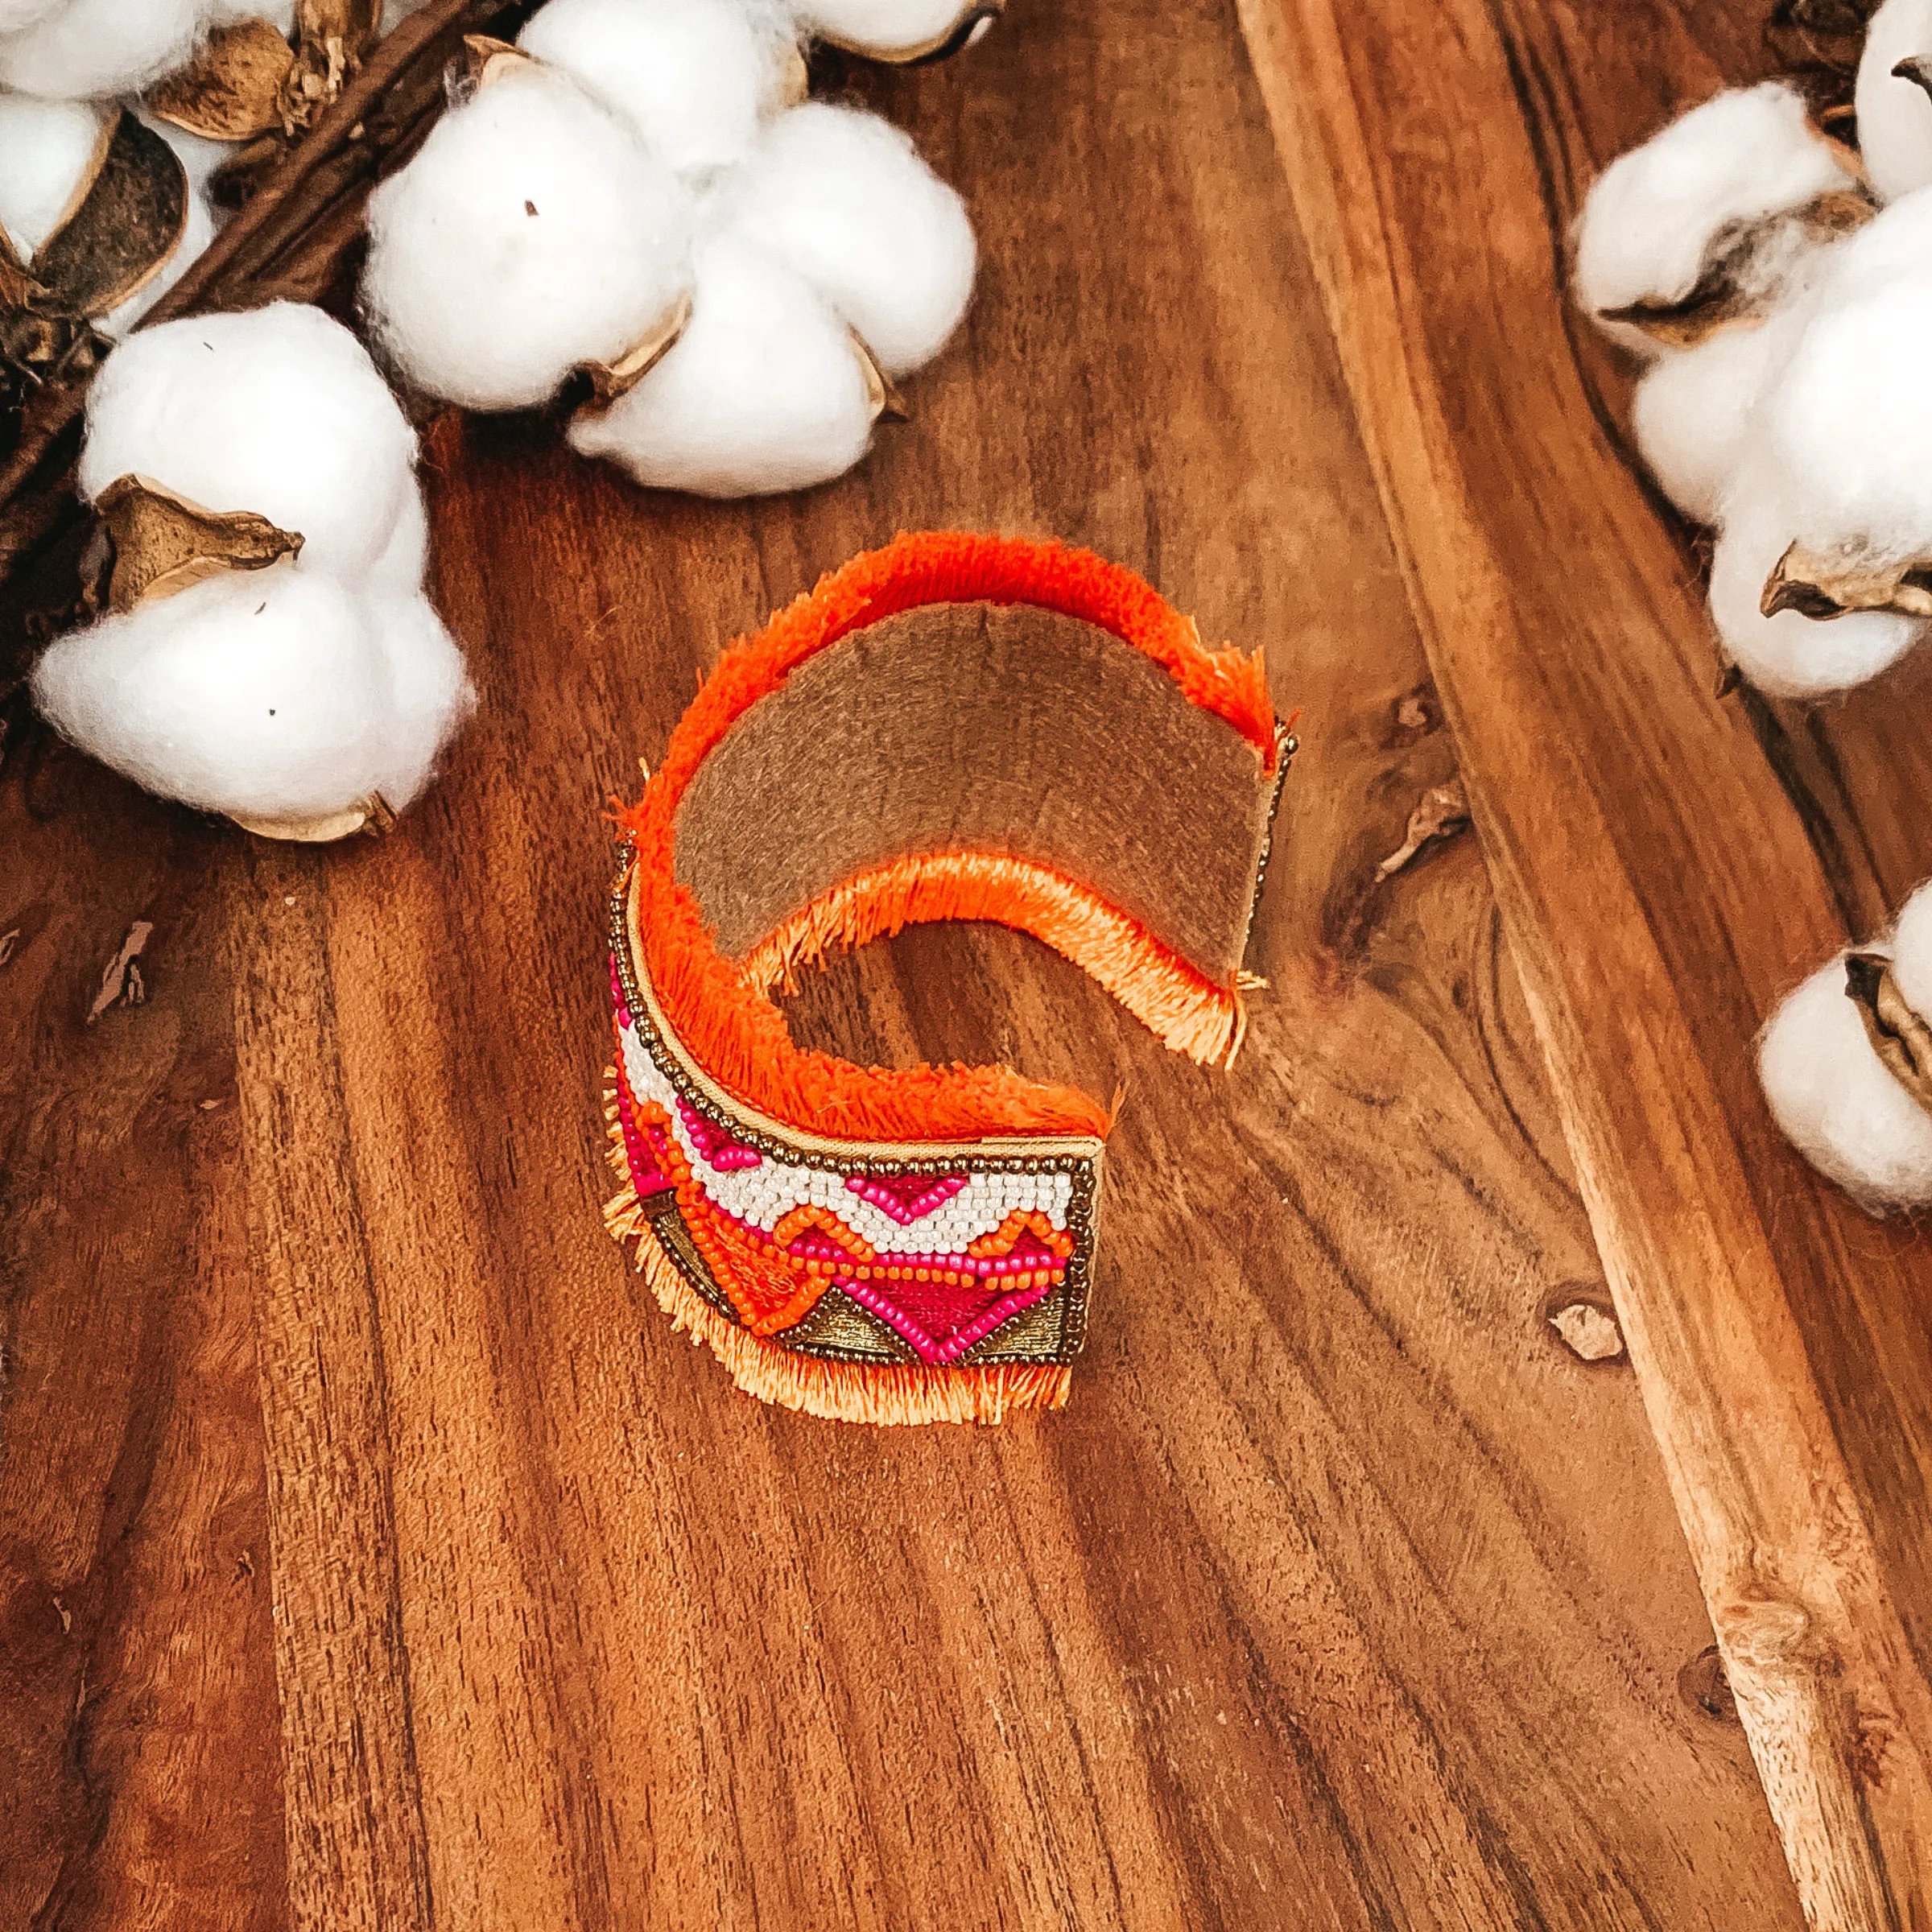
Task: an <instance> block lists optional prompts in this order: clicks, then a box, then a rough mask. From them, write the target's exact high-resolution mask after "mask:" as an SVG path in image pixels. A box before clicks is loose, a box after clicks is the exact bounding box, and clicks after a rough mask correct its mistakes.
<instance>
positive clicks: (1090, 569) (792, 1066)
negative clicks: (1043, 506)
mask: <svg viewBox="0 0 1932 1932" xmlns="http://www.w3.org/2000/svg"><path fill="white" fill-rule="evenodd" d="M1293 748H1294V741H1293V740H1292V739H1291V738H1289V737H1286V733H1285V731H1284V729H1282V727H1281V726H1279V725H1278V724H1277V722H1276V720H1275V717H1274V711H1273V708H1272V706H1271V705H1270V704H1269V698H1268V691H1267V683H1266V679H1265V675H1264V672H1263V671H1262V667H1261V662H1260V659H1259V657H1258V654H1257V656H1255V657H1253V658H1249V657H1245V656H1242V655H1241V654H1237V653H1235V652H1232V651H1209V650H1206V649H1204V648H1203V646H1202V644H1201V642H1200V640H1199V636H1198V634H1196V632H1195V628H1194V625H1192V623H1191V621H1188V620H1187V619H1186V618H1183V617H1180V616H1179V615H1178V614H1177V613H1175V612H1174V611H1173V610H1172V609H1170V607H1169V606H1168V605H1166V603H1165V602H1164V601H1162V599H1161V598H1160V597H1159V596H1158V594H1157V593H1156V592H1154V590H1152V589H1151V588H1150V587H1149V586H1148V585H1147V584H1145V583H1143V582H1142V581H1141V580H1140V579H1139V578H1138V577H1136V576H1133V574H1132V572H1128V571H1125V570H1122V569H1120V568H1117V567H1115V566H1113V565H1111V564H1106V563H1104V562H1103V561H1102V560H1101V559H1099V558H1097V557H1095V556H1092V555H1088V553H1086V552H1084V551H1072V550H1067V549H1064V548H1063V547H1060V546H1059V545H1056V544H1051V543H1030V542H1022V541H1018V540H1015V539H999V538H991V537H982V536H971V535H921V536H910V537H902V538H901V539H898V541H897V542H895V543H892V544H890V545H889V546H888V547H886V548H885V549H883V550H880V551H873V552H871V553H869V554H868V555H863V556H861V557H858V558H856V559H853V561H852V563H850V564H847V565H846V566H845V567H844V569H842V570H840V571H838V572H835V573H833V574H832V576H828V577H827V578H825V579H824V580H823V581H822V582H821V583H820V584H819V586H818V587H817V588H816V589H815V590H814V591H812V592H811V593H810V594H808V595H807V596H805V597H800V598H799V600H798V601H796V602H795V603H793V604H792V605H790V606H789V607H788V608H787V609H785V610H783V611H781V612H780V613H778V615H777V616H776V617H774V619H773V620H772V621H771V622H770V624H769V625H767V626H766V628H765V630H762V631H761V632H759V633H758V634H757V635H755V636H753V637H751V638H745V639H742V640H741V641H740V642H737V643H736V644H734V645H733V646H731V648H730V649H729V650H727V651H726V652H725V654H724V656H723V657H722V658H720V662H719V664H718V667H717V669H716V671H715V672H714V673H713V675H712V676H711V678H710V679H708V681H707V682H706V683H705V685H704V688H703V690H702V691H701V692H700V695H699V697H698V699H697V700H696V703H694V704H692V706H691V708H690V710H689V711H688V712H686V714H685V716H684V717H683V720H682V721H681V722H680V723H679V725H678V727H677V729H676V731H675V733H673V735H672V737H671V744H670V746H669V749H668V751H667V755H666V758H665V760H664V762H663V766H662V767H661V768H660V769H659V770H658V772H657V773H656V774H655V775H654V777H653V778H651V779H650V782H648V784H647V785H646V788H645V791H644V794H643V796H642V799H639V801H638V803H637V804H636V805H635V806H634V807H631V808H630V809H629V810H627V811H624V812H623V813H621V815H620V818H619V824H620V828H621V832H622V834H623V836H624V837H625V840H626V841H627V842H628V844H629V847H630V859H629V862H628V864H627V865H625V869H624V872H623V874H622V876H621V878H620V880H619V882H618V886H617V893H616V895H615V898H614V900H613V906H612V909H611V946H612V988H613V1004H614V1008H615V1020H616V1031H617V1060H616V1063H615V1065H614V1067H613V1069H612V1072H611V1085H610V1089H609V1096H608V1099H609V1105H608V1113H609V1121H610V1126H611V1134H612V1150H611V1152H612V1159H613V1165H614V1166H616V1168H617V1171H618V1172H619V1174H621V1176H622V1177H623V1180H624V1187H623V1189H622V1191H621V1192H620V1193H619V1194H618V1195H617V1197H616V1198H615V1199H613V1201H612V1202H611V1203H610V1204H609V1208H608V1209H607V1210H606V1216H605V1218H606V1220H607V1222H608V1224H609V1227H610V1228H611V1231H612V1232H613V1234H615V1235H616V1236H618V1237H619V1238H620V1239H622V1240H634V1241H635V1242H636V1245H637V1259H638V1266H639V1268H640V1269H642V1271H643V1272H644V1274H646V1278H647V1279H648V1280H649V1282H650V1286H651V1288H652V1290H653V1292H654V1294H655V1295H656V1297H657V1298H658V1302H659V1303H660V1304H661V1305H662V1306H663V1307H664V1309H665V1310H666V1311H667V1313H668V1314H670V1315H671V1317H672V1319H673V1321H674V1323H675V1324H676V1325H677V1326H679V1327H687V1328H689V1329H691V1331H693V1332H694V1333H695V1334H697V1335H702V1336H703V1337H704V1340H706V1341H707V1342H708V1343H709V1344H710V1345H711V1347H712V1349H713V1350H714V1351H715V1352H716V1354H717V1356H718V1357H719V1359H720V1360H721V1361H723V1362H724V1364H725V1366H726V1368H727V1369H729V1371H730V1373H731V1374H732V1376H733V1379H734V1380H735V1381H737V1383H738V1384H739V1385H740V1386H741V1387H742V1388H744V1389H748V1390H749V1391H750V1392H751V1393H753V1394H755V1395H758V1396H760V1397H763V1398H764V1399H766V1400H767V1401H773V1402H782V1403H784V1404H786V1406H790V1407H793V1408H797V1409H803V1410H808V1411H810V1412H811V1413H812V1414H819V1415H827V1416H836V1417H840V1418H844V1419H848V1420H852V1421H862V1422H930V1421H939V1420H952V1421H968V1420H981V1421H997V1419H998V1418H1000V1417H1001V1415H1002V1414H1004V1413H1005V1411H1006V1410H1009V1409H1012V1408H1018V1407H1027V1406H1042V1407H1050V1408H1051V1407H1058V1406H1059V1405H1060V1404H1061V1403H1063V1402H1064V1401H1065V1400H1066V1397H1067V1389H1068V1385H1069V1381H1070V1379H1071V1363H1072V1360H1073V1359H1074V1357H1075V1355H1076V1354H1077V1353H1078V1352H1079V1351H1080V1347H1081V1344H1082V1343H1083V1341H1084V1339H1085V1335H1086V1330H1087V1321H1088V1298H1089V1291H1090V1286H1091V1280H1092V1266H1093V1257H1094V1243H1095V1236H1096V1210H1097V1207H1098V1198H1099V1192H1100V1166H1101V1151H1102V1146H1103V1142H1104V1139H1105V1136H1106V1132H1107V1128H1108V1115H1107V1113H1106V1110H1105V1109H1104V1108H1102V1107H1101V1106H1100V1104H1099V1103H1098V1102H1096V1101H1095V1100H1092V1099H1091V1098H1090V1097H1089V1096H1087V1095H1086V1094H1084V1093H1081V1092H1077V1091H1075V1090H1074V1089H1072V1088H1064V1087H1056V1086H1050V1085H1046V1084H1041V1083H1038V1082H1034V1081H1030V1080H1026V1079H1024V1078H1022V1076H1021V1075H1018V1074H1017V1073H1015V1072H1013V1071H1011V1070H1010V1069H1009V1068H1007V1067H943V1068H942V1067H917V1068H914V1069H910V1070H906V1071H896V1070H893V1069H887V1068H870V1069H867V1068H862V1067H857V1066H853V1065H851V1064H849V1063H847V1062H845V1061H843V1060H840V1059H836V1058H835V1057H833V1056H832V1055H828V1054H822V1053H811V1052H807V1051H803V1049H801V1048H799V1047H798V1046H797V1045H796V1044H795V1042H793V1041H792V1039H791V1036H790V1034H788V1033H787V1031H786V1027H785V1022H784V1020H783V1018H782V1016H781V1014H780V1013H779V1012H778V1009H777V1008H776V1007H775V1006H774V1005H773V1004H772V1003H771V1001H770V999H769V997H767V991H768V989H770V987H772V986H774V985H777V984H778V983H779V982H781V981H783V980H788V979H789V978H790V976H791V974H792V972H794V970H795V968H797V967H798V966H799V965H800V964H805V963H807V962H810V961H811V960H816V959H818V958H819V957H821V956H823V955H824V952H826V951H827V950H828V948H829V947H832V946H834V945H837V944H846V945H857V944H861V943H864V942H865V940H867V939H871V938H873V937H874V936H876V935H880V934H882V933H890V932H894V931H898V929H899V928H900V927H902V926H905V925H906V924H909V923H912V922H914V921H917V920H925V919H993V920H998V921H1000V922H1001V923H1005V924H1007V925H1009V926H1013V927H1019V928H1021V929H1022V930H1024V931H1029V932H1031V933H1033V934H1034V935H1036V936H1037V937H1038V938H1040V939H1043V940H1044V941H1045V942H1046V943H1047V944H1049V945H1051V946H1053V947H1055V948H1056V949H1057V950H1059V952H1063V953H1064V954H1065V955H1066V956H1067V957H1068V958H1069V959H1071V960H1073V961H1074V962H1075V964H1078V965H1080V966H1081V967H1083V968H1085V969H1086V970H1087V971H1088V972H1089V973H1091V974H1092V976H1094V978H1095V979H1096V980H1099V981H1100V984H1101V985H1103V986H1104V987H1105V988H1107V989H1108V991H1109V992H1110V993H1113V995H1114V996H1115V997H1117V999H1119V1000H1120V1001H1121V1003H1122V1004H1123V1005H1125V1007H1126V1008H1127V1009H1129V1011H1130V1012H1132V1013H1134V1014H1135V1015H1136V1016H1137V1017H1138V1018H1140V1019H1141V1020H1142V1021H1144V1022H1146V1024H1147V1025H1148V1026H1150V1027H1151V1028H1152V1029H1153V1030H1154V1032H1155V1033H1157V1034H1158V1035H1159V1036H1160V1038H1162V1040H1164V1041H1165V1042H1166V1043H1167V1044H1168V1045H1169V1046H1170V1047H1174V1049H1176V1050H1177V1051H1180V1052H1183V1053H1186V1054H1188V1055H1191V1057H1192V1058H1194V1059H1197V1060H1199V1061H1203V1062H1208V1063H1212V1062H1216V1061H1225V1060H1228V1059H1232V1055H1233V1053H1234V1051H1235V1048H1236V1047H1237V1046H1238V1044H1239V1042H1240V1038H1241V1030H1242V1027H1243V1024H1244V1020H1243V1014H1242V1006H1241V992H1242V989H1243V984H1244V978H1243V975H1242V973H1241V957H1242V955H1243V953H1244V952H1245V947H1246V943H1247V936H1248V928H1249V922H1250V919H1251V917H1252V913H1253V905H1254V901H1255V897H1256V894H1257V891H1258V890H1259V886H1260V882H1261V874H1262V870H1263V868H1264V866H1265V861H1266V857H1267V849H1268V843H1269V834H1270V827H1271V825H1272V822H1273V818H1274V807H1275V803H1276V800H1277V799H1278V795H1279V791H1280V786H1281V782H1282V777H1283V775H1284V774H1285V772H1286V765H1287V758H1288V755H1289V754H1290V753H1291V752H1292V750H1293Z"/></svg>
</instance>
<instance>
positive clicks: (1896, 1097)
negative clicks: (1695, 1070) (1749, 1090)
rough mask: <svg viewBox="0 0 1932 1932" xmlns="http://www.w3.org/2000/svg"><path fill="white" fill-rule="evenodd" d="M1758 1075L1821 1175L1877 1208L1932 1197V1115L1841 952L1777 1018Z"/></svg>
mask: <svg viewBox="0 0 1932 1932" xmlns="http://www.w3.org/2000/svg"><path fill="white" fill-rule="evenodd" d="M1916 896H1920V897H1922V896H1923V895H1922V894H1919V895H1916ZM1880 950H1883V949H1882V948H1880ZM1894 972H1897V968H1896V966H1895V968H1894ZM1900 991H1901V993H1903V992H1904V991H1905V988H1904V985H1903V984H1902V982H1901V985H1900ZM1905 997H1906V999H1907V1001H1908V1003H1912V1004H1913V1009H1914V1010H1915V1011H1920V1010H1923V1009H1921V1008H1919V1007H1918V1006H1917V1005H1916V1003H1915V1002H1913V1000H1912V996H1911V995H1910V994H1909V993H1907V994H1906V996H1905ZM1757 1071H1758V1077H1759V1079H1760V1080H1761V1081H1762V1082H1763V1083H1764V1089H1765V1099H1766V1100H1768V1101H1769V1103H1770V1105H1771V1113H1772V1117H1773V1119H1774V1120H1776V1121H1777V1124H1778V1126H1779V1127H1780V1128H1781V1129H1782V1130H1783V1132H1784V1133H1785V1137H1786V1138H1787V1139H1789V1140H1790V1141H1791V1143H1792V1145H1793V1146H1795V1147H1796V1148H1797V1149H1798V1152H1799V1153H1801V1154H1803V1155H1804V1157H1805V1158H1806V1160H1808V1161H1810V1162H1811V1164H1812V1165H1813V1166H1814V1167H1816V1168H1817V1169H1818V1170H1819V1172H1820V1173H1822V1174H1825V1175H1826V1176H1827V1178H1828V1179H1831V1180H1834V1181H1836V1182H1837V1183H1839V1186H1840V1187H1843V1188H1845V1189H1846V1190H1847V1191H1849V1192H1850V1193H1851V1194H1852V1195H1854V1196H1855V1197H1856V1199H1859V1200H1860V1202H1861V1203H1864V1205H1865V1206H1866V1207H1868V1208H1873V1209H1877V1208H1885V1207H1899V1206H1912V1205H1914V1204H1916V1203H1922V1202H1926V1201H1929V1200H1932V1117H1928V1116H1927V1115H1926V1113H1925V1112H1924V1110H1923V1109H1922V1108H1921V1107H1920V1106H1919V1105H1918V1103H1917V1102H1916V1101H1915V1100H1913V1098H1912V1096H1911V1095H1910V1094H1909V1093H1908V1092H1906V1091H1905V1088H1904V1087H1903V1086H1902V1085H1901V1084H1900V1082H1899V1081H1898V1080H1897V1079H1895V1078H1894V1077H1893V1075H1892V1073H1891V1072H1890V1071H1889V1070H1888V1069H1887V1067H1886V1066H1885V1062H1884V1061H1883V1060H1881V1059H1880V1058H1879V1057H1878V1054H1877V1052H1876V1049H1874V1047H1872V1042H1871V1040H1870V1038H1868V1035H1867V1034H1866V1032H1865V1026H1864V1021H1863V1020H1862V1019H1861V1018H1860V1017H1859V1012H1858V1009H1857V1007H1856V1006H1855V1005H1853V1004H1852V1000H1851V998H1850V997H1849V996H1848V995H1847V993H1846V991H1845V964H1844V960H1843V956H1840V957H1839V958H1838V959H1835V960H1833V961H1832V962H1831V964H1830V965H1828V966H1826V967H1823V968H1820V969H1819V970H1818V972H1814V974H1812V976H1810V979H1808V980H1806V981H1805V982H1804V984H1803V985H1801V986H1799V987H1798V989H1797V990H1796V991H1795V992H1794V993H1792V994H1791V995H1790V997H1788V998H1787V999H1786V1000H1785V1003H1784V1004H1783V1005H1781V1007H1779V1008H1778V1009H1777V1013H1774V1014H1773V1016H1772V1019H1771V1023H1770V1025H1769V1026H1767V1027H1766V1028H1765V1031H1764V1037H1763V1038H1762V1039H1761V1041H1760V1042H1759V1043H1758V1051H1757Z"/></svg>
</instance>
